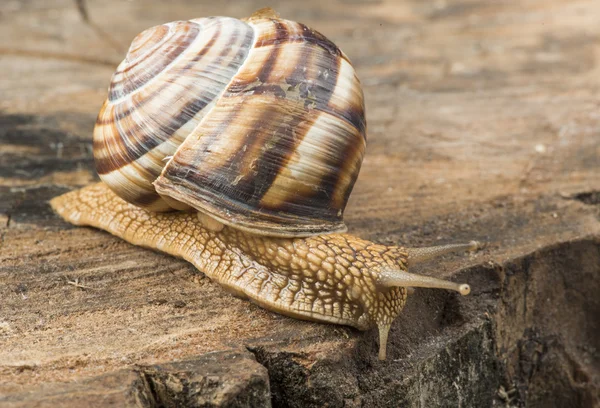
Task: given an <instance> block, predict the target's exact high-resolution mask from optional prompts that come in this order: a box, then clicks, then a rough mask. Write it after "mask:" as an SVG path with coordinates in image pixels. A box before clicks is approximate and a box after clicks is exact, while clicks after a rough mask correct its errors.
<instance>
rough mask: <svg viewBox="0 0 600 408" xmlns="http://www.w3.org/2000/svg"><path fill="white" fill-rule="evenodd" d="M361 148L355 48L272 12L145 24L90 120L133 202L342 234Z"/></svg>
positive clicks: (116, 186) (298, 232)
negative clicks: (348, 51) (346, 50)
mask: <svg viewBox="0 0 600 408" xmlns="http://www.w3.org/2000/svg"><path fill="white" fill-rule="evenodd" d="M365 147H366V122H365V118H364V103H363V93H362V90H361V86H360V83H359V80H358V78H357V76H356V73H355V71H354V68H353V67H352V65H351V63H350V61H349V60H348V58H347V57H346V56H345V55H344V54H343V52H341V51H340V50H339V48H338V47H337V46H335V44H333V43H332V42H331V41H329V40H328V39H327V38H325V37H324V36H323V35H322V34H319V33H318V32H316V31H314V30H312V29H310V28H308V27H307V26H305V25H303V24H300V23H297V22H293V21H288V20H283V19H280V18H278V17H277V16H276V15H275V14H274V13H272V12H269V11H266V12H264V11H263V12H259V13H258V14H255V15H254V16H253V17H250V18H249V19H247V20H246V21H243V20H238V19H234V18H228V17H209V18H199V19H193V20H189V21H177V22H172V23H168V24H163V25H159V26H156V27H153V28H150V29H148V30H146V31H144V32H142V33H141V34H139V35H138V36H137V37H136V38H135V39H134V41H133V43H132V44H131V47H130V49H129V51H128V54H127V56H126V57H125V60H124V61H123V62H122V63H121V64H120V65H119V67H118V69H117V71H116V72H115V74H114V75H113V77H112V81H111V84H110V87H109V95H108V99H107V100H106V101H105V103H104V105H103V107H102V109H101V111H100V114H99V116H98V119H97V123H96V127H95V130H94V157H95V161H96V168H97V171H98V174H99V175H100V178H101V179H102V180H103V181H104V182H105V183H106V184H107V185H108V186H109V187H110V188H111V189H112V190H113V191H114V192H115V193H116V194H117V195H119V196H120V197H121V198H123V199H125V200H126V201H129V202H131V203H133V204H136V205H138V206H140V207H143V208H145V209H148V210H151V211H168V210H170V209H173V208H175V209H185V208H189V207H193V208H195V209H197V210H198V211H200V212H203V213H205V214H208V215H209V216H210V217H213V218H215V219H216V220H218V221H220V222H222V223H224V224H227V225H230V226H233V227H235V228H238V229H241V230H244V231H248V232H251V233H255V234H262V235H271V236H309V235H316V234H321V233H331V232H341V231H345V230H346V226H345V225H344V222H343V211H344V208H345V206H346V203H347V201H348V196H349V195H350V192H351V190H352V187H353V185H354V182H355V181H356V178H357V177H358V173H359V170H360V166H361V163H362V159H363V155H364V151H365Z"/></svg>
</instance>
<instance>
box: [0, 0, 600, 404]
mask: <svg viewBox="0 0 600 408" xmlns="http://www.w3.org/2000/svg"><path fill="white" fill-rule="evenodd" d="M77 4H78V3H77V2H75V1H71V0H53V1H46V0H31V1H27V2H21V1H10V0H7V1H2V2H1V4H0V20H1V21H2V24H0V37H1V38H2V42H1V43H0V94H1V95H2V97H1V98H0V406H4V405H7V406H27V405H33V404H34V403H41V401H46V403H47V404H48V405H52V404H51V403H50V402H48V401H54V400H53V399H52V398H62V397H57V395H63V396H68V398H67V397H65V399H64V401H67V402H68V401H70V403H71V404H72V405H73V406H76V405H77V404H80V403H81V401H87V402H90V404H91V401H96V400H95V399H94V398H96V397H95V396H97V395H107V393H109V392H108V391H107V390H112V392H113V393H112V394H111V395H113V397H114V403H115V404H118V405H126V404H129V405H140V406H149V405H151V404H152V403H157V402H156V401H162V402H163V403H165V401H177V398H179V397H177V396H175V397H174V396H173V395H175V394H176V393H175V394H173V395H172V393H173V391H172V389H173V386H172V384H173V381H170V380H168V378H171V377H169V376H170V375H172V376H174V377H173V378H184V377H185V378H188V379H190V378H192V377H193V376H192V377H190V375H191V374H189V373H190V372H194V370H195V368H194V367H204V368H199V369H198V370H200V372H201V373H200V374H198V373H197V372H195V374H194V375H196V376H197V377H193V381H196V382H195V383H194V382H193V381H192V380H189V383H190V384H191V383H194V384H200V385H201V386H200V385H199V386H198V387H199V388H200V389H202V390H204V391H206V390H209V389H210V381H212V380H210V378H213V379H214V378H216V379H218V380H214V381H217V383H218V382H219V381H222V383H223V384H225V383H227V384H230V387H229V388H226V391H223V394H219V395H218V396H215V395H216V394H214V395H213V394H210V395H211V397H210V398H212V399H211V400H210V401H211V402H210V403H211V404H214V405H219V404H221V405H223V404H225V405H226V404H232V405H234V406H244V404H245V405H248V404H250V405H252V404H257V403H258V402H257V401H263V402H264V403H265V404H268V403H270V402H272V403H274V404H275V405H283V406H320V404H319V402H320V401H321V402H322V401H323V400H324V399H327V401H329V402H330V404H331V405H332V406H342V405H344V404H345V405H346V406H361V405H366V406H396V405H395V404H397V403H398V401H403V402H404V403H405V404H406V405H409V406H419V405H418V404H419V403H422V404H423V406H435V405H439V404H436V402H439V401H446V402H448V403H449V404H450V405H454V404H452V403H450V402H451V401H454V400H456V401H459V400H462V401H463V403H464V401H471V402H472V403H473V404H474V405H472V406H475V405H479V406H486V404H487V403H488V402H489V403H491V401H492V400H495V401H500V402H501V403H517V401H522V402H523V403H526V404H528V405H530V406H543V404H544V403H546V402H548V401H556V398H559V397H558V395H559V394H561V393H562V394H561V395H563V396H564V395H566V397H565V398H568V401H570V402H569V403H570V404H571V403H572V404H579V403H581V404H588V403H589V404H593V403H600V401H599V400H598V390H599V389H600V373H599V370H598V367H600V351H599V350H600V343H599V341H600V340H599V339H600V323H599V322H600V301H599V300H598V299H596V297H597V293H598V290H599V289H600V282H599V279H600V278H599V274H600V241H599V239H598V237H599V236H600V221H599V220H600V207H599V205H600V98H599V95H600V63H599V61H600V25H599V24H598V22H599V21H600V3H599V2H598V1H596V0H588V1H583V0H582V1H571V0H562V1H560V0H530V1H515V2H490V1H484V0H479V1H470V0H456V1H445V0H442V1H432V2H422V1H420V0H410V1H393V0H388V1H364V2H360V1H351V0H346V1H341V0H336V1H329V2H323V1H314V0H305V1H303V2H292V1H290V2H284V1H275V2H271V3H270V4H268V5H269V6H271V7H273V8H275V9H276V10H277V11H278V12H279V13H280V15H281V16H282V17H284V18H287V19H291V20H296V21H301V22H303V23H306V24H307V25H309V26H310V27H312V28H315V29H316V30H318V31H320V32H322V33H323V34H325V35H326V36H328V37H329V38H330V39H331V40H333V41H334V42H335V43H336V44H338V46H339V47H340V48H341V49H342V50H343V51H344V52H345V53H346V54H347V55H348V57H349V58H350V60H351V61H352V62H353V63H354V66H355V68H356V70H357V72H358V75H359V78H360V79H361V81H362V84H363V88H364V92H365V98H366V107H367V121H368V147H367V154H366V158H365V160H364V163H363V167H362V171H361V174H360V176H359V179H358V181H357V183H356V186H355V188H354V192H353V194H352V196H351V198H350V202H349V204H348V207H347V210H346V212H345V221H346V223H347V225H348V226H349V229H350V231H349V232H351V233H353V234H357V235H359V236H361V237H363V238H366V239H371V240H373V241H376V242H380V243H384V244H396V245H404V246H412V247H418V246H427V245H437V244H444V243H451V242H468V241H470V240H478V241H482V242H485V243H486V246H485V248H484V249H483V250H481V251H479V252H477V253H474V254H458V255H454V256H447V257H445V258H444V259H442V260H441V261H440V262H435V263H430V264H427V265H424V266H423V267H421V268H419V269H417V270H415V271H416V272H419V273H423V274H428V275H433V276H440V277H451V278H452V279H458V277H460V279H466V280H467V281H468V282H469V283H471V286H472V290H473V293H472V296H470V297H466V298H459V297H458V296H457V295H455V294H450V293H445V292H437V291H433V290H417V291H416V292H415V294H414V295H413V296H411V297H409V300H408V305H407V308H406V310H405V312H404V313H403V314H402V316H401V317H400V318H399V319H398V320H397V321H396V322H395V323H394V325H393V327H392V330H391V334H390V343H389V344H388V361H386V362H384V363H378V362H377V361H376V358H377V335H376V332H374V331H373V332H367V333H362V332H358V331H355V330H353V329H350V328H347V327H342V326H334V325H325V324H317V323H309V322H304V321H298V320H294V319H290V318H287V317H283V316H280V315H277V314H274V313H271V312H267V311H265V310H263V309H261V308H260V307H258V306H255V305H253V304H251V303H249V302H248V301H245V300H240V299H237V298H235V297H233V296H231V295H230V294H228V293H227V292H226V291H224V290H223V289H222V288H221V287H220V286H219V285H218V284H216V283H214V282H211V281H210V280H209V279H207V278H205V277H204V276H203V275H202V273H201V272H199V271H196V270H195V269H194V268H193V267H192V266H191V265H189V264H188V263H186V262H184V261H182V260H177V259H174V258H171V257H168V256H166V255H163V254H160V253H158V252H154V251H151V250H147V249H142V248H138V247H134V246H132V245H129V244H127V243H125V242H123V241H121V240H119V239H117V238H115V237H113V236H111V235H109V234H107V233H105V232H101V231H98V230H95V229H91V228H75V227H73V226H71V225H69V224H67V223H65V222H63V221H62V220H61V219H60V218H58V217H57V216H56V215H55V214H53V213H52V210H51V209H50V207H49V205H48V200H49V199H51V198H52V197H54V196H56V195H59V194H61V193H64V192H66V191H69V190H72V189H75V188H78V187H82V186H85V185H87V184H90V183H92V182H95V181H96V180H97V176H96V175H95V171H94V167H93V158H92V153H91V135H92V129H93V126H94V122H95V117H96V115H97V112H98V110H99V109H100V106H101V104H102V102H103V100H104V99H105V97H106V91H107V86H108V83H109V80H110V77H111V75H112V72H113V70H114V69H115V67H116V66H117V64H118V63H119V62H120V60H121V59H122V58H123V56H124V54H125V52H126V50H127V48H128V45H129V43H130V41H131V39H132V38H133V37H134V36H135V35H136V34H137V33H138V32H140V31H142V30H143V29H145V28H148V27H150V26H153V25H156V24H159V23H163V22H167V21H172V20H182V19H189V18H195V17H202V16H209V15H227V16H233V17H245V16H248V15H250V14H251V13H252V12H253V11H254V10H256V9H258V8H261V7H264V6H265V5H266V4H264V3H262V2H259V1H254V0H253V1H247V2H242V3H238V2H216V1H212V2H209V1H191V0H190V1H185V0H179V1H175V2H166V1H158V0H156V1H128V2H123V1H118V0H103V1H88V2H87V3H80V4H85V5H86V9H84V10H83V9H81V8H78V6H77ZM82 10H83V12H82ZM444 350H446V351H444ZM448 350H453V351H452V353H450V351H448ZM461 350H462V351H461ZM465 350H471V351H472V353H471V354H470V353H469V352H468V351H465ZM215 352H216V354H214V356H216V357H214V358H213V354H208V353H215ZM444 352H447V353H450V354H449V355H448V356H446V357H444V358H445V359H444V358H442V357H439V356H441V355H443V353H444ZM228 353H229V354H228ZM440 353H442V354H440ZM461 353H464V355H463V354H461ZM444 355H445V354H444ZM435 356H438V357H435ZM457 356H462V357H460V358H458V357H457ZM434 357H435V359H437V360H435V361H436V362H435V363H432V361H434ZM455 357H456V358H455ZM234 358H239V361H243V365H242V366H238V365H236V364H232V363H231V359H234ZM180 361H184V362H187V363H180ZM224 361H225V363H224ZM211 362H212V363H211ZM425 362H429V363H425ZM210 364H217V365H218V366H219V367H223V369H222V370H221V371H218V372H216V374H214V375H213V374H210V375H209V374H206V373H212V372H213V371H211V370H213V369H214V367H213V368H212V369H208V368H206V369H205V367H208V366H209V365H210ZM524 364H525V365H524ZM526 364H529V365H526ZM263 366H264V367H266V369H267V371H268V378H267V374H265V372H263V371H261V370H263ZM190 367H192V368H190ZM523 367H528V368H527V369H524V368H523ZM202 370H206V373H202ZM244 370H245V371H244ZM444 370H445V372H446V373H449V372H452V373H454V371H453V370H456V376H455V377H453V378H449V376H447V375H446V376H445V375H443V374H444ZM140 373H141V374H140ZM157 373H158V374H157ZM161 373H162V374H161ZM165 373H175V374H168V375H167V374H165ZM186 373H187V374H186ZM556 373H558V374H556ZM563 374H564V375H563ZM203 375H204V376H205V377H202V376H203ZM115 376H116V377H115ZM167 377H168V378H167ZM201 377H202V378H201ZM446 377H448V378H446ZM115 378H123V380H122V381H121V380H115ZM165 378H167V379H166V380H165ZM206 378H209V380H206ZM231 378H235V379H236V380H235V381H233V380H231ZM227 381H230V382H229V383H228V382H227ZM73 384H76V386H75V385H73ZM82 384H83V385H82ZM86 384H88V385H89V387H88V388H86V387H87V386H86ZM111 384H112V385H111ZM128 384H130V385H128ZM148 384H150V385H148ZM186 384H187V383H186ZM248 384H254V385H252V387H255V388H252V390H253V391H248V390H249V389H250V388H251V387H250V386H249V385H248ZM161 387H162V388H161ZM169 387H171V388H169ZM203 387H204V388H203ZM248 387H250V388H248ZM536 387H537V388H536ZM544 387H546V388H544ZM552 387H553V388H554V391H552V390H551V389H550V390H547V389H549V388H552ZM175 388H176V387H175ZM131 389H136V390H138V391H136V392H137V394H135V395H136V397H135V398H133V397H131V395H132V394H131ZM148 389H150V390H151V391H152V392H146V391H147V390H148ZM269 389H270V393H271V396H269ZM86 390H95V391H94V392H95V393H94V392H90V393H89V394H85V392H87V391H86ZM144 390H146V391H144ZM161 390H163V391H161ZM536 390H538V391H537V393H536ZM542 390H547V393H546V394H544V393H543V392H542ZM186 392H187V391H186ZM206 392H208V391H206ZM253 392H254V394H253ZM170 393H171V394H170ZM236 393H238V394H239V395H242V394H243V395H246V396H248V399H246V400H243V399H239V398H238V397H239V395H238V394H236ZM240 393H242V394H240ZM548 393H549V394H548ZM109 394H110V393H109ZM200 394H201V393H200ZM86 395H87V396H86ZM195 395H196V394H193V395H192V394H189V395H188V396H186V398H188V397H189V398H196V397H195ZM203 395H209V394H203ZM86 398H87V399H86ZM181 398H183V397H181ZM203 398H204V397H203ZM206 398H208V397H206ZM236 398H237V399H236ZM253 398H256V399H253ZM544 398H549V399H544ZM152 401H154V402H152ZM180 401H183V400H180ZM185 401H188V400H187V399H185ZM190 401H191V400H190ZM194 401H196V402H195V403H197V404H199V405H200V404H201V401H200V400H199V399H196V400H194ZM198 401H200V402H198ZM419 401H421V402H419ZM573 401H575V402H573ZM186 403H187V402H186ZM165 404H166V403H165ZM189 404H190V405H192V403H191V402H190V403H189ZM236 404H237V405H236ZM536 404H538V405H536ZM99 405H102V404H99ZM167 405H168V404H167ZM467 405H468V404H467ZM565 406H587V405H565ZM590 406H591V405H590Z"/></svg>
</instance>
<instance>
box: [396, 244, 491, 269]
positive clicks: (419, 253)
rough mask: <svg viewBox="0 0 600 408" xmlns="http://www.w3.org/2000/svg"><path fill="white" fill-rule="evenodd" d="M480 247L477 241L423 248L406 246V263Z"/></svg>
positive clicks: (412, 263) (414, 262) (474, 249)
mask: <svg viewBox="0 0 600 408" xmlns="http://www.w3.org/2000/svg"><path fill="white" fill-rule="evenodd" d="M480 248H481V244H480V243H479V242H477V241H471V242H469V243H468V244H450V245H439V246H433V247H424V248H407V249H406V252H407V253H408V265H409V266H413V265H416V264H419V263H422V262H427V261H430V260H432V259H435V258H439V257H440V256H442V255H446V254H450V253H453V252H460V251H477V250H478V249H480Z"/></svg>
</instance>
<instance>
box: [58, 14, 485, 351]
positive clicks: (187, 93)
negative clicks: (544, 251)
mask: <svg viewBox="0 0 600 408" xmlns="http://www.w3.org/2000/svg"><path fill="white" fill-rule="evenodd" d="M365 147H366V122H365V114H364V104H363V93H362V90H361V86H360V82H359V80H358V78H357V76H356V73H355V71H354V69H353V67H352V65H351V63H350V61H349V60H348V57H347V56H346V55H345V54H344V53H343V52H342V51H340V49H339V48H338V47H337V46H336V45H335V44H333V43H332V42H331V41H330V40H328V39H327V38H326V37H324V36H323V35H322V34H320V33H318V32H317V31H314V30H312V29H310V28H308V27H307V26H305V25H303V24H300V23H297V22H293V21H288V20H284V19H281V18H280V17H279V16H278V15H277V14H276V13H275V12H274V11H273V10H271V9H263V10H259V11H258V12H256V13H255V14H253V15H252V16H251V17H249V18H247V19H243V20H238V19H234V18H228V17H208V18H199V19H193V20H189V21H177V22H172V23H168V24H163V25H159V26H156V27H153V28H150V29H148V30H145V31H143V32H142V33H140V34H139V35H138V36H137V37H135V39H134V40H133V42H132V44H131V46H130V48H129V51H128V53H127V56H126V57H125V59H124V60H123V62H122V63H121V64H120V65H119V66H118V68H117V70H116V72H115V73H114V75H113V77H112V81H111V84H110V87H109V90H108V98H107V99H106V101H105V103H104V105H103V106H102V109H101V111H100V113H99V115H98V119H97V121H96V126H95V128H94V135H93V151H94V159H95V163H96V169H97V172H98V174H99V176H100V179H101V180H102V181H101V182H99V183H96V184H93V185H91V186H88V187H84V188H82V189H80V190H76V191H72V192H69V193H66V194H64V195H62V196H59V197H56V198H54V199H52V200H51V203H50V204H51V206H52V208H53V209H54V210H55V211H56V213H58V214H59V215H60V216H61V217H63V218H64V219H65V220H66V221H68V222H70V223H73V224H76V225H87V226H93V227H97V228H100V229H103V230H106V231H108V232H110V233H112V234H114V235H116V236H118V237H121V238H123V239H125V240H126V241H128V242H130V243H132V244H135V245H140V246H143V247H149V248H153V249H157V250H159V251H162V252H165V253H168V254H171V255H174V256H177V257H181V258H183V259H186V260H187V261H189V262H191V263H192V264H193V265H194V266H195V267H196V268H198V269H199V270H200V271H202V272H203V273H204V274H206V275H207V276H208V277H209V278H211V279H213V280H214V281H216V282H218V283H219V284H220V285H221V286H223V287H224V288H225V289H227V290H229V291H230V292H232V293H233V294H234V295H236V296H239V297H242V298H246V299H249V300H250V301H253V302H255V303H257V304H258V305H260V306H262V307H264V308H266V309H268V310H271V311H275V312H278V313H281V314H284V315H287V316H291V317H295V318H299V319H305V320H312V321H319V322H325V323H335V324H341V325H348V326H353V327H355V328H357V329H359V330H367V329H370V328H372V327H374V326H377V328H378V329H379V340H380V342H379V359H381V360H384V359H385V358H386V344H387V337H388V332H389V329H390V326H391V324H392V322H393V320H394V319H395V318H396V317H397V316H398V315H399V313H400V312H401V310H402V308H403V307H404V304H405V302H406V298H407V294H408V293H409V291H410V290H411V289H412V288H414V287H430V288H442V289H450V290H455V291H457V292H459V293H461V294H462V295H466V294H468V293H469V291H470V287H469V285H467V284H458V283H454V282H451V281H445V280H440V279H436V278H433V277H428V276H421V275H415V274H411V273H409V272H408V271H407V269H408V267H409V266H411V265H414V264H417V263H419V262H423V261H426V260H429V259H432V258H435V257H437V256H440V255H442V254H446V253H449V252H452V251H461V250H474V249H476V248H477V246H478V244H477V243H476V242H475V241H472V242H470V243H469V244H459V245H445V246H438V247H430V248H416V249H415V248H413V249H405V248H403V247H397V246H386V245H379V244H376V243H373V242H370V241H367V240H364V239H361V238H358V237H356V236H352V235H349V234H346V233H345V231H346V226H345V224H344V222H343V212H344V209H345V207H346V203H347V200H348V196H349V195H350V192H351V190H352V187H353V185H354V182H355V181H356V178H357V177H358V172H359V169H360V167H361V163H362V159H363V155H364V151H365Z"/></svg>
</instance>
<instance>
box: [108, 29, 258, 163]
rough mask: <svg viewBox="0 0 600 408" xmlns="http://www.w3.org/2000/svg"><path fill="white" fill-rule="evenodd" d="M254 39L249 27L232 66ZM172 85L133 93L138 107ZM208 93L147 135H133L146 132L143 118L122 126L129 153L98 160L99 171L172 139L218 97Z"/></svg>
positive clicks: (118, 117) (122, 146)
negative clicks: (204, 98) (148, 93)
mask: <svg viewBox="0 0 600 408" xmlns="http://www.w3.org/2000/svg"><path fill="white" fill-rule="evenodd" d="M219 34H220V30H219V31H217V32H216V33H215V34H214V35H213V36H212V38H211V39H210V41H209V42H207V44H206V45H205V47H204V48H203V49H202V50H201V51H200V52H199V53H198V55H197V56H196V57H195V58H194V59H193V61H192V62H190V63H189V64H188V65H186V66H185V67H182V68H181V73H182V74H183V73H184V72H185V71H187V70H189V69H191V68H192V66H193V63H194V62H196V61H197V60H199V59H200V58H202V56H203V55H205V54H206V53H207V52H208V51H209V50H210V49H211V48H212V46H213V45H214V44H215V42H216V39H217V37H218V36H219ZM240 34H241V33H239V31H237V32H236V36H235V37H234V38H232V42H233V43H235V42H236V41H237V40H238V36H239V35H240ZM252 39H253V36H252V33H251V32H250V31H247V32H246V33H245V36H244V40H243V42H242V46H241V47H240V51H239V52H238V53H237V55H236V56H235V57H234V58H233V61H232V62H231V63H230V64H229V67H230V68H232V67H233V66H234V64H235V62H237V61H239V59H240V58H243V57H244V55H245V54H246V52H245V51H244V50H247V49H248V47H249V46H250V43H251V41H252ZM224 55H226V51H225V50H224V51H223V52H222V53H221V54H220V56H224ZM169 85H170V84H164V85H162V86H161V87H159V88H158V89H157V90H156V91H153V92H152V94H151V95H150V96H145V97H143V98H142V97H141V96H139V97H138V96H136V95H133V96H132V98H133V100H134V101H135V104H134V106H135V107H136V109H139V107H140V106H143V105H144V104H146V103H149V102H150V100H151V99H153V98H159V97H160V96H161V93H162V91H164V88H166V87H168V86H169ZM186 93H187V90H186V89H182V90H181V92H180V93H179V94H177V96H175V98H174V99H176V100H177V99H180V98H183V97H184V96H185V95H186ZM204 96H209V98H208V99H207V100H202V99H193V100H191V101H190V102H188V103H187V104H185V105H184V106H183V107H182V108H181V109H180V113H179V114H178V115H176V116H174V117H172V119H171V121H170V123H168V124H158V127H157V129H156V130H155V131H154V132H152V133H150V134H147V135H146V137H144V138H143V139H139V138H138V139H135V138H134V137H133V135H138V134H140V133H143V132H141V130H142V126H143V122H142V124H139V123H132V125H131V126H129V127H127V128H126V129H120V133H118V135H119V137H118V138H117V139H118V140H119V141H122V142H123V143H121V144H120V147H119V149H120V151H121V152H125V153H126V154H121V155H118V156H116V157H113V158H111V159H106V160H108V161H109V163H100V164H97V169H98V172H100V168H101V169H103V170H102V171H104V172H107V171H113V170H116V169H118V168H121V167H123V166H125V165H127V164H128V163H130V162H132V161H134V160H137V159H138V158H139V157H141V156H142V155H143V154H146V152H148V151H150V150H152V149H153V148H155V147H156V146H158V145H159V144H161V143H163V142H164V141H165V140H167V139H169V138H170V137H171V136H172V135H173V134H174V133H175V132H177V130H178V129H179V128H181V126H183V125H184V124H185V123H187V122H188V121H189V119H190V118H191V117H193V116H194V115H196V114H197V113H198V112H199V111H201V110H202V109H204V108H205V107H206V106H207V105H208V104H209V103H210V101H211V100H214V98H215V97H216V96H217V95H216V94H208V93H206V94H205V95H204ZM138 98H139V99H138ZM132 110H133V109H129V110H127V111H125V113H124V114H119V113H118V114H117V115H116V121H117V122H118V123H119V124H122V123H124V122H125V121H126V120H127V118H128V117H129V116H130V113H131V111H132ZM113 117H114V115H110V116H109V118H113ZM100 118H101V116H99V120H98V123H99V124H106V122H108V121H107V120H101V119H100ZM113 120H114V119H113ZM126 141H129V142H126ZM98 161H102V159H100V160H98Z"/></svg>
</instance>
